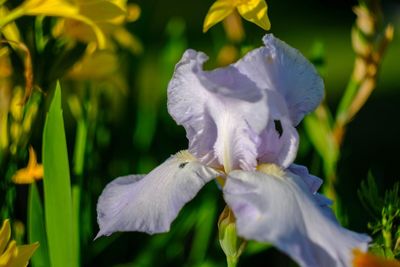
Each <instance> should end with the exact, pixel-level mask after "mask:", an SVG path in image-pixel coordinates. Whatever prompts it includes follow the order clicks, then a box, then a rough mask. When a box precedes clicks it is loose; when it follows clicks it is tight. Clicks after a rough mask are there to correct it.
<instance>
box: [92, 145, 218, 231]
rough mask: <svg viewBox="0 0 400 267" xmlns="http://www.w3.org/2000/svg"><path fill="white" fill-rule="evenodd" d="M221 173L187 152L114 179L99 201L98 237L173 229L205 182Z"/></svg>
mask: <svg viewBox="0 0 400 267" xmlns="http://www.w3.org/2000/svg"><path fill="white" fill-rule="evenodd" d="M218 175H219V172H217V171H215V170H214V169H211V168H208V167H205V166H203V165H202V164H200V163H199V162H197V161H196V159H195V158H194V157H193V156H192V155H190V154H189V153H188V152H187V151H182V152H179V153H177V154H176V155H174V156H171V157H170V158H169V159H168V160H167V161H165V162H164V163H163V164H161V165H160V166H158V167H157V168H156V169H154V170H153V171H151V172H150V173H149V174H148V175H130V176H125V177H120V178H117V179H115V180H114V181H112V182H111V183H110V184H108V185H107V187H106V188H105V189H104V191H103V193H102V194H101V196H100V198H99V201H98V203H97V221H98V224H99V226H100V231H99V233H98V234H97V237H99V236H102V235H110V234H112V233H113V232H117V231H141V232H147V233H149V234H153V233H162V232H167V231H169V228H170V225H171V223H172V221H173V220H174V219H175V218H176V216H177V215H178V213H179V211H180V210H181V208H182V207H183V205H185V204H186V203H187V202H188V201H190V200H191V199H192V198H193V197H194V196H195V195H196V194H197V192H198V191H199V190H200V189H201V188H202V187H203V185H204V184H205V183H207V182H209V181H210V180H211V179H213V178H215V177H217V176H218Z"/></svg>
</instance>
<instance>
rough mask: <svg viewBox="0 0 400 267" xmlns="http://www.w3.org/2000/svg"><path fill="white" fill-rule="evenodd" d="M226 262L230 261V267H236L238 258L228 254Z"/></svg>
mask: <svg viewBox="0 0 400 267" xmlns="http://www.w3.org/2000/svg"><path fill="white" fill-rule="evenodd" d="M226 262H227V263H228V267H236V265H237V263H238V258H237V257H230V256H226Z"/></svg>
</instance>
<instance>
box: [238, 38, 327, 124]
mask: <svg viewBox="0 0 400 267" xmlns="http://www.w3.org/2000/svg"><path fill="white" fill-rule="evenodd" d="M263 41H264V44H265V47H261V48H259V49H255V50H253V51H251V52H249V53H248V54H247V55H246V56H245V57H244V58H242V59H241V60H239V61H238V62H237V63H236V64H235V67H237V68H238V69H239V71H240V72H241V73H243V74H245V75H246V76H248V77H249V78H250V79H251V80H253V81H254V82H255V83H256V84H257V85H258V86H259V87H260V88H263V89H267V90H272V91H276V92H278V93H280V94H281V95H282V96H283V97H284V99H285V102H286V105H287V108H288V109H289V112H290V118H291V121H292V123H293V125H294V126H296V125H297V124H298V123H299V122H300V121H301V120H302V118H303V117H304V115H305V114H307V113H309V112H311V111H313V110H314V109H315V108H316V107H317V106H318V105H319V103H320V102H321V100H322V98H323V94H324V92H323V88H324V85H323V81H322V79H321V77H320V76H319V75H318V73H317V71H316V69H315V68H314V66H313V65H312V64H311V63H310V62H309V61H308V60H307V59H306V58H305V57H304V56H303V55H302V54H301V53H300V52H299V51H298V50H296V49H294V48H292V47H290V46H289V45H287V44H286V43H284V42H283V41H281V40H279V39H278V38H275V37H274V36H273V35H272V34H267V35H265V36H264V38H263Z"/></svg>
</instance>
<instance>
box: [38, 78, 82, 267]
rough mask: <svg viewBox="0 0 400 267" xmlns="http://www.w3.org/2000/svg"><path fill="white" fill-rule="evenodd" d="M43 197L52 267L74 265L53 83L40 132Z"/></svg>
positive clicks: (61, 132) (57, 95)
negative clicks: (43, 125)
mask: <svg viewBox="0 0 400 267" xmlns="http://www.w3.org/2000/svg"><path fill="white" fill-rule="evenodd" d="M43 166H44V179H43V180H44V197H45V218H46V228H47V240H48V244H49V254H50V262H51V266H53V267H63V266H68V267H75V266H78V247H77V246H76V243H75V241H76V240H78V237H77V233H76V232H75V230H76V228H75V227H73V225H74V224H73V222H74V219H73V215H72V197H71V183H70V175H69V164H68V153H67V144H66V138H65V132H64V121H63V117H62V109H61V89H60V85H59V84H57V88H56V90H55V93H54V97H53V100H52V102H51V105H50V109H49V112H48V114H47V118H46V123H45V127H44V133H43Z"/></svg>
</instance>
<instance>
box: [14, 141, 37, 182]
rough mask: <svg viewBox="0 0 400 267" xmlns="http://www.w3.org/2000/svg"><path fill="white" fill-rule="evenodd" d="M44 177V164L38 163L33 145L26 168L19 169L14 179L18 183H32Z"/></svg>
mask: <svg viewBox="0 0 400 267" xmlns="http://www.w3.org/2000/svg"><path fill="white" fill-rule="evenodd" d="M42 177H43V165H42V164H38V163H37V159H36V153H35V150H33V148H32V147H29V161H28V166H26V168H23V169H20V170H18V171H17V172H16V173H15V174H14V176H13V177H12V180H13V182H14V183H16V184H30V183H33V182H34V181H35V180H40V179H42Z"/></svg>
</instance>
